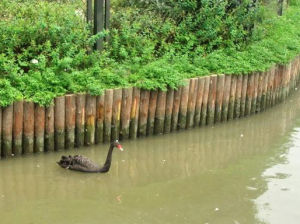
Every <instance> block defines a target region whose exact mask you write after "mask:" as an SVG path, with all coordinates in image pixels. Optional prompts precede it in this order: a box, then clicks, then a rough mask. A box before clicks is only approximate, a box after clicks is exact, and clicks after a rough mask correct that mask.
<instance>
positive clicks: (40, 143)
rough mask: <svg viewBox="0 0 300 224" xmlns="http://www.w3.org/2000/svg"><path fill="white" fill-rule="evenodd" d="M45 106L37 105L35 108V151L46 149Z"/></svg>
mask: <svg viewBox="0 0 300 224" xmlns="http://www.w3.org/2000/svg"><path fill="white" fill-rule="evenodd" d="M44 133H45V108H44V107H42V106H40V105H35V108H34V152H43V151H44V137H45V136H44Z"/></svg>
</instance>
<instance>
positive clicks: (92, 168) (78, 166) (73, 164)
mask: <svg viewBox="0 0 300 224" xmlns="http://www.w3.org/2000/svg"><path fill="white" fill-rule="evenodd" d="M114 147H117V148H118V149H120V150H123V148H122V146H121V144H120V143H119V142H118V140H116V141H114V142H113V143H111V145H110V147H109V150H108V153H107V158H106V161H105V163H104V165H103V167H100V166H99V165H98V164H96V163H95V162H93V161H92V160H90V159H89V158H87V157H85V156H81V155H75V156H62V157H61V159H60V161H58V162H57V164H58V165H60V166H61V167H62V168H65V169H70V170H76V171H81V172H88V173H106V172H108V171H109V168H110V165H111V159H112V152H113V149H114Z"/></svg>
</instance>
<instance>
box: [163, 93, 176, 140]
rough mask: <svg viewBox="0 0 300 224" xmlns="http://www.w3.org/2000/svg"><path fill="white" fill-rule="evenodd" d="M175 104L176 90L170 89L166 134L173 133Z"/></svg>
mask: <svg viewBox="0 0 300 224" xmlns="http://www.w3.org/2000/svg"><path fill="white" fill-rule="evenodd" d="M173 102H174V90H173V89H168V92H167V99H166V115H165V124H164V133H166V134H167V133H170V132H171V121H172V111H173Z"/></svg>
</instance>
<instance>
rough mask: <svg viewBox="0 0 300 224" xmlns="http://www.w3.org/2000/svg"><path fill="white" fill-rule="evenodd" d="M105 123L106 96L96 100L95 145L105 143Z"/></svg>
mask: <svg viewBox="0 0 300 224" xmlns="http://www.w3.org/2000/svg"><path fill="white" fill-rule="evenodd" d="M103 122H104V94H102V95H101V96H97V98H96V130H95V143H96V144H99V143H102V142H103Z"/></svg>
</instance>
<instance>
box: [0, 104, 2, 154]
mask: <svg viewBox="0 0 300 224" xmlns="http://www.w3.org/2000/svg"><path fill="white" fill-rule="evenodd" d="M1 151H2V108H1V107H0V158H1V157H2V155H1V154H2V153H1Z"/></svg>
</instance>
